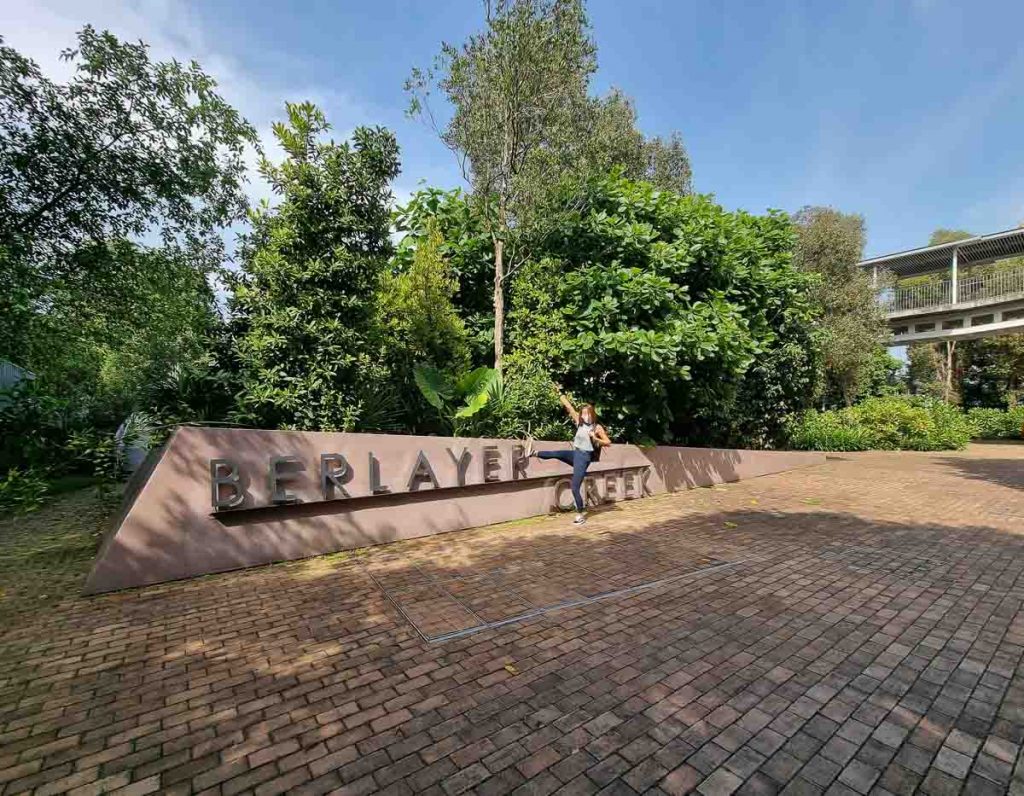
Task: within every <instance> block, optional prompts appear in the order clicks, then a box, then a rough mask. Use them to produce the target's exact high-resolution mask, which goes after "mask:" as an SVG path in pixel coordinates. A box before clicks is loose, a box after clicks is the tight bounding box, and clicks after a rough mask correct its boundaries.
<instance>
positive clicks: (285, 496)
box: [267, 456, 304, 503]
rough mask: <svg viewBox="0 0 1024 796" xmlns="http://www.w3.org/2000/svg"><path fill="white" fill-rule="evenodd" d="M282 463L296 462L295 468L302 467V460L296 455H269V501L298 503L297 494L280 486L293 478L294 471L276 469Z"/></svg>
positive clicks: (299, 468) (300, 468)
mask: <svg viewBox="0 0 1024 796" xmlns="http://www.w3.org/2000/svg"><path fill="white" fill-rule="evenodd" d="M282 464H297V465H298V467H297V468H296V469H298V470H302V469H304V467H303V464H302V461H301V460H300V459H299V457H298V456H271V457H270V472H269V474H268V479H267V480H268V482H269V486H270V502H271V503H298V502H299V498H298V496H297V495H294V494H292V493H291V492H289V491H288V490H286V489H284V487H282V486H281V484H282V482H284V481H290V480H292V479H293V478H295V473H294V472H291V473H287V472H281V471H280V470H278V467H280V466H281V465H282Z"/></svg>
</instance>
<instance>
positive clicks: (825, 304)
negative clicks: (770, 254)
mask: <svg viewBox="0 0 1024 796" xmlns="http://www.w3.org/2000/svg"><path fill="white" fill-rule="evenodd" d="M794 221H795V222H796V226H797V242H796V249H795V252H794V258H793V259H794V264H795V265H796V266H797V268H799V269H801V270H803V271H806V272H809V273H813V274H817V275H818V277H819V278H818V281H817V285H816V287H814V288H813V289H812V299H813V301H814V303H815V304H816V305H817V306H818V307H819V308H820V310H821V321H820V323H821V329H822V333H823V355H824V369H825V379H826V389H829V390H830V391H831V392H832V393H833V394H835V395H837V396H838V397H839V398H840V399H841V400H842V401H843V403H845V404H846V405H847V406H849V405H850V404H852V403H853V401H854V399H855V398H856V397H857V395H858V394H859V393H860V392H861V390H862V388H863V386H864V384H865V383H866V382H867V381H868V380H869V379H870V375H871V370H872V363H873V361H874V358H875V357H876V355H877V350H878V349H879V348H880V347H881V346H884V345H885V344H886V343H887V342H888V340H889V330H888V328H887V326H886V322H885V315H884V313H883V311H882V309H881V308H880V307H879V305H878V302H877V301H876V298H875V288H874V287H873V286H872V284H871V278H870V277H869V276H868V274H866V273H865V272H864V271H863V269H861V268H859V267H858V265H857V264H858V263H859V262H860V260H861V254H862V252H863V250H864V219H863V218H862V217H861V216H858V215H851V214H847V213H841V212H839V211H838V210H834V209H832V208H830V207H805V208H803V209H802V210H800V211H799V212H798V213H796V215H795V216H794Z"/></svg>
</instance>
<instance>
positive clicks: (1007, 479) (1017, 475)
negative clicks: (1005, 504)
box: [936, 456, 1024, 513]
mask: <svg viewBox="0 0 1024 796" xmlns="http://www.w3.org/2000/svg"><path fill="white" fill-rule="evenodd" d="M936 461H938V462H939V463H940V464H944V465H946V466H947V467H951V468H953V469H954V470H956V472H957V474H958V475H960V476H962V477H963V478H967V479H969V480H972V481H987V482H988V483H990V484H998V485H999V486H1005V487H1007V488H1009V489H1015V490H1018V489H1024V459H994V458H991V459H990V458H969V457H958V456H946V457H942V458H939V459H936ZM1021 511H1022V513H1024V504H1022V506H1021Z"/></svg>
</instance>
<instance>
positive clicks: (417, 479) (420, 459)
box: [406, 451, 440, 492]
mask: <svg viewBox="0 0 1024 796" xmlns="http://www.w3.org/2000/svg"><path fill="white" fill-rule="evenodd" d="M426 481H429V482H430V483H431V484H432V485H433V487H434V489H437V488H438V487H439V486H440V485H439V484H438V483H437V476H435V475H434V470H433V468H432V467H431V466H430V461H429V460H428V459H427V454H425V453H424V452H423V451H420V452H419V455H418V456H417V457H416V465H415V466H414V467H413V468H412V472H411V473H410V474H409V484H408V486H407V487H406V489H408V491H410V492H415V491H416V490H417V489H419V488H420V484H422V483H424V482H426Z"/></svg>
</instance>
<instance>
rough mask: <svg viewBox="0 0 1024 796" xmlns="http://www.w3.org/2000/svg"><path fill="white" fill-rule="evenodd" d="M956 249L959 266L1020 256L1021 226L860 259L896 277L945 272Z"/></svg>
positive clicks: (1023, 252)
mask: <svg viewBox="0 0 1024 796" xmlns="http://www.w3.org/2000/svg"><path fill="white" fill-rule="evenodd" d="M954 251H955V252H956V256H957V263H958V265H959V266H960V267H961V268H963V267H964V266H968V265H977V264H979V263H985V262H990V261H992V260H1002V259H1004V258H1006V257H1016V256H1024V228H1017V229H1008V230H1005V231H1003V232H993V233H992V234H990V235H978V236H977V237H974V238H965V239H964V240H956V241H952V242H950V243H940V244H938V245H936V246H924V247H922V248H920V249H909V250H908V251H903V252H897V253H896V254H886V255H885V256H883V257H872V258H870V259H868V260H862V261H861V262H860V265H861V267H862V268H872V269H874V268H877V269H878V270H879V271H883V270H884V271H889V272H890V273H893V274H895V275H896V276H914V275H915V274H927V273H931V272H933V271H948V270H949V266H950V262H951V261H952V259H953V252H954Z"/></svg>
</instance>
